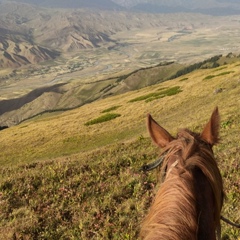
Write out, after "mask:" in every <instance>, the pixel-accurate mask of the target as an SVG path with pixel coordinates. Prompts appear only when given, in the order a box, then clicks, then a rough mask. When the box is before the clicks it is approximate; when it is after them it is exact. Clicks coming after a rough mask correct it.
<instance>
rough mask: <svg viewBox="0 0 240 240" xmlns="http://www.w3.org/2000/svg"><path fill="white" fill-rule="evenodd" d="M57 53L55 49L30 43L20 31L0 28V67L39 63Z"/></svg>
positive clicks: (54, 56) (52, 57) (58, 53)
mask: <svg viewBox="0 0 240 240" xmlns="http://www.w3.org/2000/svg"><path fill="white" fill-rule="evenodd" d="M59 55H60V52H58V51H56V50H52V49H48V48H46V47H42V46H40V45H37V44H34V43H32V42H31V41H29V40H28V39H27V38H26V37H25V36H24V35H22V34H21V33H16V32H12V31H10V30H7V29H4V28H0V59H1V61H0V68H4V67H20V66H22V65H27V64H31V63H39V62H43V61H46V60H51V59H54V58H56V57H58V56H59Z"/></svg>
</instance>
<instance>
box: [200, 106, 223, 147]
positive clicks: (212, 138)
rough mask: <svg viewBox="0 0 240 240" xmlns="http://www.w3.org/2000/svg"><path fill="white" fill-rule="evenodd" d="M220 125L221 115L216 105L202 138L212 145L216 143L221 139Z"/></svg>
mask: <svg viewBox="0 0 240 240" xmlns="http://www.w3.org/2000/svg"><path fill="white" fill-rule="evenodd" d="M219 125H220V116H219V112H218V107H216V108H215V109H214V111H213V113H212V116H211V118H210V120H209V122H208V123H207V124H206V126H205V127H204V129H203V131H202V133H201V138H202V139H203V140H205V141H206V142H208V143H209V144H210V145H212V146H213V145H214V144H216V143H218V141H219Z"/></svg>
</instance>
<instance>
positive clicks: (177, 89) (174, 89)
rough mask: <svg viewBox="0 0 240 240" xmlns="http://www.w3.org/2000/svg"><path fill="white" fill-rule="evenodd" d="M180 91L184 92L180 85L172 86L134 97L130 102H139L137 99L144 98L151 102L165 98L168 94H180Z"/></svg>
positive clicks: (141, 99)
mask: <svg viewBox="0 0 240 240" xmlns="http://www.w3.org/2000/svg"><path fill="white" fill-rule="evenodd" d="M180 92H182V90H181V89H180V87H179V86H175V87H171V88H168V89H165V90H162V91H159V92H154V93H149V94H146V95H143V96H140V97H137V98H134V99H132V100H130V101H129V102H137V101H143V100H145V101H146V102H151V101H153V100H156V99H159V98H163V97H166V96H172V95H175V94H178V93H180Z"/></svg>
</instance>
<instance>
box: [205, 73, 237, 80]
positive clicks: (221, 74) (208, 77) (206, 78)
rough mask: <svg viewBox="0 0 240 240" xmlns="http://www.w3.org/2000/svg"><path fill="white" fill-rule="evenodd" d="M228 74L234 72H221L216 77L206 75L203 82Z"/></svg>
mask: <svg viewBox="0 0 240 240" xmlns="http://www.w3.org/2000/svg"><path fill="white" fill-rule="evenodd" d="M230 73H234V71H227V72H222V73H219V74H217V75H208V76H206V77H205V78H204V79H203V80H209V79H211V78H214V77H218V76H224V75H228V74H230Z"/></svg>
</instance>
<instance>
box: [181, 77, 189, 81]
mask: <svg viewBox="0 0 240 240" xmlns="http://www.w3.org/2000/svg"><path fill="white" fill-rule="evenodd" d="M186 80H188V78H187V77H185V78H182V79H180V80H179V82H183V81H186Z"/></svg>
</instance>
